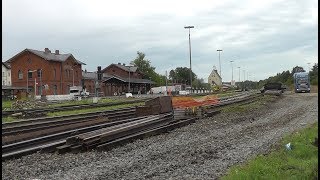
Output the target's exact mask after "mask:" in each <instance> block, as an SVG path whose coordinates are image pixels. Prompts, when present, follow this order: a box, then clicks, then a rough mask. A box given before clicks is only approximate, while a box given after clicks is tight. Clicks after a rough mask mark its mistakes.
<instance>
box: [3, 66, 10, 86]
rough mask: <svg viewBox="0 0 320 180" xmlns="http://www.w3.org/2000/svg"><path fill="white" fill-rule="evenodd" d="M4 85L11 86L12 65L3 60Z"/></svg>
mask: <svg viewBox="0 0 320 180" xmlns="http://www.w3.org/2000/svg"><path fill="white" fill-rule="evenodd" d="M2 86H11V67H10V64H8V63H5V62H2Z"/></svg>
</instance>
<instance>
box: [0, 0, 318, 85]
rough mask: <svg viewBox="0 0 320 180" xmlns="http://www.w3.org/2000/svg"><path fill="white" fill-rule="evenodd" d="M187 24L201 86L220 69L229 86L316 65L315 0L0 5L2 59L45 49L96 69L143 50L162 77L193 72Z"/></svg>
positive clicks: (10, 1)
mask: <svg viewBox="0 0 320 180" xmlns="http://www.w3.org/2000/svg"><path fill="white" fill-rule="evenodd" d="M185 26H194V28H192V29H190V37H191V64H192V65H191V69H192V71H193V72H194V73H195V74H196V75H197V76H198V78H203V79H204V80H205V82H207V81H208V76H209V75H210V73H211V71H212V70H213V68H214V67H215V68H216V69H217V70H218V72H219V71H220V68H219V67H220V65H221V76H222V80H223V81H225V82H226V81H228V82H230V81H231V79H232V75H233V79H234V80H236V81H238V80H239V72H240V81H242V80H243V79H244V78H245V79H249V80H255V81H258V80H262V79H266V78H268V77H270V76H274V75H276V74H277V73H281V72H282V71H285V70H290V71H291V70H292V68H293V67H295V66H302V67H303V68H304V69H305V70H308V68H309V67H308V66H310V67H312V65H313V64H314V63H317V62H318V1H317V0H303V1H302V0H264V1H256V0H242V1H238V0H225V1H221V0H219V1H218V0H199V1H189V0H174V1H172V0H161V1H160V0H152V1H150V0H135V1H132V0H117V1H111V0H110V1H101V0H90V1H87V0H55V1H51V0H3V1H2V38H3V40H2V61H6V60H8V59H9V58H11V57H12V56H14V55H16V54H17V53H19V52H21V51H22V50H24V49H26V48H30V49H35V50H44V48H49V49H50V50H51V51H53V52H54V50H56V49H58V50H60V53H71V54H73V56H74V57H75V58H76V59H78V60H80V61H82V62H84V63H86V65H85V66H83V68H82V69H86V70H88V71H96V69H97V66H102V68H104V67H107V66H108V65H110V64H111V63H118V62H121V63H125V64H129V63H130V61H132V60H134V59H135V58H136V57H137V51H140V52H143V53H144V54H145V55H146V57H145V58H146V59H148V60H150V61H151V65H152V66H154V67H155V68H156V72H157V73H159V74H163V75H165V72H166V71H168V72H169V71H170V70H171V69H175V68H176V67H188V68H190V64H189V62H190V59H189V31H188V29H185V28H184V27H185ZM217 49H222V52H221V53H220V65H219V53H218V51H217ZM230 61H233V62H232V63H231V62H230ZM308 63H310V64H308ZM238 67H240V68H238ZM232 69H233V71H232ZM244 75H245V77H244Z"/></svg>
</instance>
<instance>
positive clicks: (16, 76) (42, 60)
mask: <svg viewBox="0 0 320 180" xmlns="http://www.w3.org/2000/svg"><path fill="white" fill-rule="evenodd" d="M6 62H7V63H9V64H10V66H11V76H12V79H11V80H12V86H16V87H26V89H27V86H28V89H29V93H31V94H34V88H35V87H36V95H57V94H69V88H70V87H71V86H73V85H74V86H80V85H81V80H82V65H85V64H84V63H83V62H81V61H79V60H77V59H76V58H75V57H74V56H73V55H72V54H61V53H60V52H59V50H55V52H51V51H50V50H49V49H48V48H45V49H44V51H38V50H33V49H25V50H23V51H21V52H20V53H18V54H16V55H15V56H13V57H12V58H10V59H9V60H8V61H6ZM35 82H36V85H35Z"/></svg>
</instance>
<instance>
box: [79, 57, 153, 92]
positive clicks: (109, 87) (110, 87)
mask: <svg viewBox="0 0 320 180" xmlns="http://www.w3.org/2000/svg"><path fill="white" fill-rule="evenodd" d="M129 73H130V79H129ZM82 77H83V83H84V87H85V88H86V90H87V91H88V92H89V93H90V94H94V93H95V92H97V94H99V95H101V96H113V95H115V94H117V95H119V94H124V93H127V92H129V82H130V92H131V93H133V94H137V93H138V91H140V93H141V94H144V93H146V92H147V91H149V90H150V89H151V85H152V84H154V82H153V81H151V80H149V79H143V74H142V73H141V72H140V71H139V69H138V68H137V67H133V66H130V67H129V66H126V65H125V64H121V63H117V64H110V65H109V66H107V67H106V68H104V69H102V70H101V80H100V81H98V70H97V71H95V72H88V71H86V70H85V71H83V72H82Z"/></svg>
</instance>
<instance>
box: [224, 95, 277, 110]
mask: <svg viewBox="0 0 320 180" xmlns="http://www.w3.org/2000/svg"><path fill="white" fill-rule="evenodd" d="M276 98H277V97H276V96H273V95H264V96H259V97H257V100H256V101H253V102H251V103H249V104H243V105H241V104H234V105H229V106H226V107H222V108H221V111H222V112H225V113H226V112H246V111H249V110H252V109H259V108H262V107H265V105H266V104H267V103H269V102H271V101H274V100H275V99H276Z"/></svg>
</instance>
